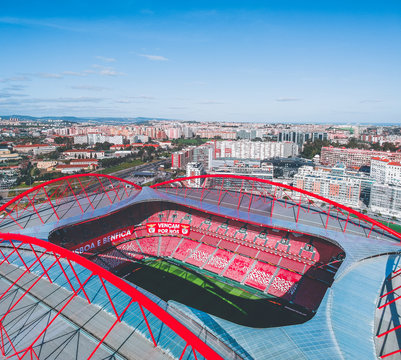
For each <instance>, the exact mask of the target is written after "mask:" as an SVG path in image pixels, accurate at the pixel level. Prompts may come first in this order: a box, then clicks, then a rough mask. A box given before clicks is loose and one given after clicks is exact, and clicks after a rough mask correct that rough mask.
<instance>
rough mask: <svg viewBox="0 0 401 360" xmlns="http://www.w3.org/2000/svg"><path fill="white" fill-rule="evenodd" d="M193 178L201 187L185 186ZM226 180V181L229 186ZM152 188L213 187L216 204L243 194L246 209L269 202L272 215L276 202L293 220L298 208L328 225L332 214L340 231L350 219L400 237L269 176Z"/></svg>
mask: <svg viewBox="0 0 401 360" xmlns="http://www.w3.org/2000/svg"><path fill="white" fill-rule="evenodd" d="M195 179H202V180H203V184H202V185H201V187H200V188H194V187H190V186H188V182H189V181H191V180H195ZM227 183H229V185H228V186H227ZM151 188H153V189H155V190H161V189H174V190H176V194H177V195H180V196H182V195H183V196H184V197H186V196H187V195H188V191H192V192H197V193H198V194H199V200H200V201H202V200H203V199H204V197H205V196H207V194H208V192H212V191H214V193H215V195H216V198H217V205H220V204H221V201H222V199H223V196H224V195H226V194H227V196H228V197H231V198H235V199H237V209H239V208H240V206H242V202H243V199H244V198H246V201H248V203H247V204H248V211H250V210H251V205H252V202H254V201H258V200H262V201H264V202H265V203H266V204H269V205H270V216H273V214H274V209H275V207H276V206H281V207H284V208H288V209H291V208H295V213H296V216H295V222H298V221H299V219H300V214H301V212H304V213H309V214H316V213H320V214H326V219H325V224H324V225H325V228H327V227H328V224H329V219H330V218H334V219H336V220H339V221H341V223H342V226H343V227H342V230H343V232H345V231H346V229H347V226H348V224H349V223H352V224H355V225H356V226H361V225H365V226H370V229H369V233H368V235H367V236H368V237H369V236H370V235H371V233H372V231H373V229H374V228H375V227H376V228H379V229H381V230H382V231H384V232H386V233H388V234H391V235H392V236H394V237H396V238H398V239H400V240H401V234H400V233H398V232H397V231H395V230H393V229H391V228H389V227H388V226H386V225H384V224H382V223H381V222H379V221H377V220H374V219H372V218H370V217H369V216H367V215H365V214H362V213H360V212H359V211H356V210H354V209H352V208H350V207H348V206H345V205H342V204H340V203H338V202H335V201H333V200H330V199H326V198H324V197H323V196H320V195H317V194H314V193H312V192H309V191H306V190H302V189H298V188H296V187H293V186H290V185H286V184H281V183H277V182H273V181H270V180H265V179H258V178H254V177H247V176H238V175H226V174H211V175H199V176H190V177H184V178H179V179H173V180H169V181H165V182H162V183H159V184H155V185H152V186H151ZM183 188H185V192H184V193H183V194H182V193H180V194H179V190H180V189H183ZM317 201H318V202H321V203H322V204H326V205H328V208H327V209H326V208H323V207H322V206H320V205H319V204H318V203H317Z"/></svg>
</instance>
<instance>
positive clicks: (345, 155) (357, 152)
mask: <svg viewBox="0 0 401 360" xmlns="http://www.w3.org/2000/svg"><path fill="white" fill-rule="evenodd" d="M373 157H380V158H386V159H389V160H391V161H401V152H393V153H392V152H386V151H376V150H363V149H346V148H335V147H331V146H330V147H322V152H321V155H320V162H321V163H322V164H323V165H328V166H334V165H335V164H337V163H338V162H342V163H343V164H345V166H346V167H353V168H360V167H361V166H364V165H367V166H370V162H371V159H372V158H373Z"/></svg>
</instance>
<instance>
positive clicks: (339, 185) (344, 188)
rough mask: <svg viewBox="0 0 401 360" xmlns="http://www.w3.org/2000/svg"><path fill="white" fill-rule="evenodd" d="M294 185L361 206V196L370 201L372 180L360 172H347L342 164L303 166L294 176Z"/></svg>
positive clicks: (332, 198) (341, 201) (334, 199)
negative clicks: (316, 166) (318, 166)
mask: <svg viewBox="0 0 401 360" xmlns="http://www.w3.org/2000/svg"><path fill="white" fill-rule="evenodd" d="M294 185H295V186H296V187H297V188H300V189H303V190H307V191H310V192H312V193H314V194H317V195H321V196H323V197H326V198H328V199H331V200H333V201H336V202H339V203H340V204H344V205H349V206H359V201H360V199H361V197H362V198H363V200H364V201H365V202H367V203H368V201H369V199H367V198H366V197H368V195H369V193H370V188H371V186H372V180H371V179H370V178H368V177H366V176H363V175H362V174H359V173H351V174H349V173H347V172H346V171H345V166H344V165H342V164H338V165H337V166H335V167H334V168H333V169H327V168H326V169H324V168H313V167H312V166H302V167H301V168H299V171H298V174H296V175H295V176H294Z"/></svg>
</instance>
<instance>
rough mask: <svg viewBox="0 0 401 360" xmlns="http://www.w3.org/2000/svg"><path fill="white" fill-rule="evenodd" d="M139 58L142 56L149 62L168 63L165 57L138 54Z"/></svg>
mask: <svg viewBox="0 0 401 360" xmlns="http://www.w3.org/2000/svg"><path fill="white" fill-rule="evenodd" d="M139 56H142V57H144V58H146V59H148V60H151V61H168V59H167V58H166V57H164V56H160V55H149V54H139Z"/></svg>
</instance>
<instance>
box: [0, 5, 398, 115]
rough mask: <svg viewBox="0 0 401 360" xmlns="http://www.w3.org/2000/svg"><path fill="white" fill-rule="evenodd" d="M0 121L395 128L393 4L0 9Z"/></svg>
mask: <svg viewBox="0 0 401 360" xmlns="http://www.w3.org/2000/svg"><path fill="white" fill-rule="evenodd" d="M0 51H1V60H0V114H2V115H11V114H25V115H33V116H49V115H71V116H110V117H113V116H115V117H120V116H127V117H136V116H146V117H165V118H176V119H183V120H198V121H248V122H249V121H258V122H344V123H361V122H375V123H380V122H382V123H389V122H393V123H401V101H400V100H401V3H400V2H399V1H381V2H379V1H374V2H373V1H372V2H370V1H341V0H338V1H330V0H327V1H301V0H298V1H295V0H293V1H289V0H288V1H285V0H281V1H279V0H277V1H268V0H266V1H236V0H232V1H218V0H216V1H207V0H205V1H190V0H188V1H185V2H184V1H134V0H131V1H128V0H127V1H119V0H115V1H107V2H105V1H101V0H98V1H82V0H81V1H76V0H71V1H68V2H67V1H54V0H53V1H46V0H40V1H39V0H25V1H18V0H13V1H9V2H7V3H5V2H2V4H1V5H0Z"/></svg>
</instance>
